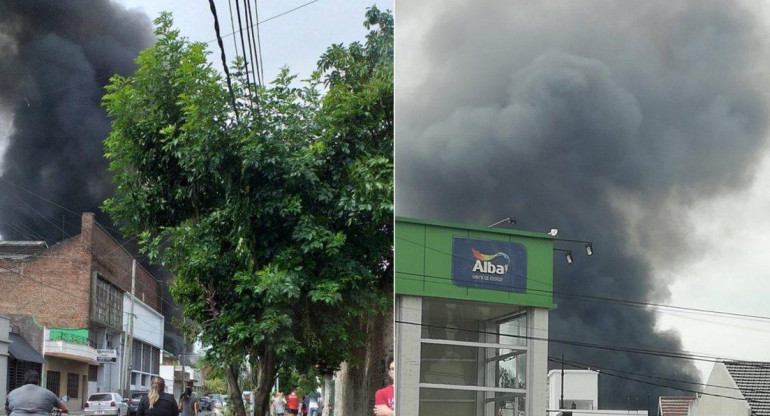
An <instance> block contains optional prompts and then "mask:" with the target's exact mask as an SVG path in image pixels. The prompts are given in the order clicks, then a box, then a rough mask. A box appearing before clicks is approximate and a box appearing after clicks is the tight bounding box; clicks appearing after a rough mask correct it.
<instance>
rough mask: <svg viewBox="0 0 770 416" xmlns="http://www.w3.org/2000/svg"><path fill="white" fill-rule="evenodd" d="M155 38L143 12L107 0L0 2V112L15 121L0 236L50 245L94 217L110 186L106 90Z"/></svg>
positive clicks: (2, 165)
mask: <svg viewBox="0 0 770 416" xmlns="http://www.w3.org/2000/svg"><path fill="white" fill-rule="evenodd" d="M152 42H153V33H152V25H151V22H150V19H149V18H148V17H147V16H146V15H144V14H141V13H138V12H133V11H128V10H126V9H125V8H124V7H122V6H121V5H118V4H115V3H111V2H108V1H87V0H80V1H54V0H50V1H39V0H37V1H36V0H33V1H29V0H4V1H2V2H0V55H1V56H2V57H3V58H2V60H1V61H0V103H2V105H0V108H2V109H4V110H5V111H8V112H10V114H6V117H7V116H9V115H10V117H11V120H12V134H11V135H10V137H8V139H7V140H9V145H8V148H7V151H6V152H5V154H4V156H3V158H2V161H0V235H2V236H3V238H4V239H7V240H8V239H40V240H46V241H48V242H49V243H52V242H55V241H58V240H61V239H62V237H66V236H72V235H75V234H77V233H78V232H79V230H80V221H79V220H80V218H79V213H80V212H83V211H90V212H99V211H98V207H99V205H100V204H101V203H102V201H103V200H104V199H105V198H106V197H108V196H109V195H110V194H111V193H112V190H113V187H112V185H111V183H110V177H109V175H108V172H107V169H106V167H107V162H106V160H105V159H104V156H103V153H104V150H103V146H102V140H104V139H105V138H106V137H107V134H108V133H109V131H110V124H109V120H108V119H107V115H106V113H105V111H104V110H103V109H102V108H101V106H100V100H101V97H102V95H103V94H104V86H105V85H106V84H107V82H108V81H109V78H110V77H111V76H112V75H113V74H115V73H118V74H121V75H129V74H131V72H132V71H133V70H134V67H135V64H134V59H135V58H136V56H137V55H138V53H139V51H140V50H142V49H144V48H146V47H147V46H149V45H151V44H152ZM25 190H26V191H25ZM27 191H28V192H27ZM32 194H36V195H39V196H43V197H45V198H46V199H48V200H50V201H53V202H55V203H57V204H58V205H61V206H63V207H66V208H68V209H69V210H72V211H74V212H76V213H78V214H72V213H70V212H68V211H66V210H64V209H62V208H60V207H58V206H56V205H54V204H51V203H49V202H46V201H44V200H42V199H40V198H37V197H35V196H33V195H32ZM98 219H99V221H100V222H101V223H103V224H109V220H108V218H106V217H105V216H104V215H99V217H98ZM62 224H64V225H63V226H62Z"/></svg>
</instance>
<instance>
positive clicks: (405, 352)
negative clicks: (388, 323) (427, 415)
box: [395, 295, 422, 416]
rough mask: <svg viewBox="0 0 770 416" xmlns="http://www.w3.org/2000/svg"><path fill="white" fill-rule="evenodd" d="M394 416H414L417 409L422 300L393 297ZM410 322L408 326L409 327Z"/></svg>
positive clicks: (413, 297)
mask: <svg viewBox="0 0 770 416" xmlns="http://www.w3.org/2000/svg"><path fill="white" fill-rule="evenodd" d="M395 313H396V331H395V332H396V385H395V387H396V414H398V416H417V414H418V412H419V409H420V338H421V326H420V325H419V324H421V323H422V298H421V297H417V296H403V295H399V296H396V311H395ZM410 323H411V324H410Z"/></svg>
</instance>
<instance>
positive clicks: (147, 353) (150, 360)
mask: <svg viewBox="0 0 770 416" xmlns="http://www.w3.org/2000/svg"><path fill="white" fill-rule="evenodd" d="M123 310H124V311H126V313H125V314H123V316H124V319H123V333H124V334H125V335H124V345H125V347H124V351H125V354H126V356H127V357H129V355H130V357H129V359H127V360H125V361H124V362H123V369H124V372H123V374H125V375H127V377H128V380H126V379H125V378H124V379H123V380H122V383H123V385H128V389H129V390H130V391H132V392H134V391H148V390H149V389H150V385H151V384H152V377H157V376H160V363H161V351H162V350H163V327H164V324H165V319H164V318H163V315H162V314H160V313H159V312H158V311H156V310H155V309H153V308H151V307H150V306H149V305H147V304H145V303H144V302H142V301H140V300H139V299H134V301H133V305H132V301H131V294H130V293H126V294H125V296H124V297H123ZM132 311H133V312H132ZM132 318H133V319H132Z"/></svg>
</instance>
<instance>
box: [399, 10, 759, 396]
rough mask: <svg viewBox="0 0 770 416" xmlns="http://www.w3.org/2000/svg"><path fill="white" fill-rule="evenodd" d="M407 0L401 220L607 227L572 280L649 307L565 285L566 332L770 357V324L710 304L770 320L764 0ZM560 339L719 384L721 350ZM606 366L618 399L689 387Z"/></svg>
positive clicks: (628, 364) (562, 330) (555, 352)
mask: <svg viewBox="0 0 770 416" xmlns="http://www.w3.org/2000/svg"><path fill="white" fill-rule="evenodd" d="M395 7H396V45H395V46H396V61H395V65H396V73H395V77H396V79H395V88H396V90H395V97H396V98H395V100H396V101H395V106H396V120H395V121H396V123H395V124H396V144H395V148H396V154H395V166H396V172H395V176H396V188H395V189H396V201H395V203H396V214H397V215H401V216H408V217H417V218H429V219H434V220H443V221H453V222H466V223H471V224H476V225H488V224H492V223H494V222H496V221H498V220H500V219H502V218H505V217H508V216H514V217H516V219H517V220H518V224H517V225H516V227H515V228H518V229H522V230H527V231H542V232H547V231H548V230H549V229H551V228H558V229H559V230H560V234H559V236H560V237H563V238H567V239H579V240H590V241H593V242H594V252H595V254H594V255H593V256H592V257H590V258H586V257H585V256H581V255H579V254H577V255H576V260H575V263H573V264H572V265H569V266H567V265H565V264H564V263H563V262H562V261H561V260H562V259H561V258H560V257H555V263H554V264H555V269H554V270H555V271H554V279H555V288H554V292H555V293H557V294H560V293H569V294H579V295H585V296H598V297H607V298H611V299H620V300H628V301H634V302H641V303H644V304H647V306H646V307H644V308H639V307H635V308H631V307H628V306H625V305H622V304H620V303H619V302H597V301H595V300H594V301H586V300H581V299H577V298H574V297H572V298H570V297H561V298H560V297H559V296H557V299H556V303H557V304H558V305H559V307H558V309H557V310H556V311H554V312H552V313H551V322H550V336H551V338H552V339H553V338H562V339H569V340H576V341H582V342H587V343H597V344H601V345H611V346H616V347H621V348H625V349H628V348H647V349H651V350H654V351H657V352H691V353H695V354H698V355H701V356H706V357H707V358H708V359H711V360H713V359H715V358H716V357H721V358H726V359H744V360H761V361H770V350H768V349H767V348H766V345H767V344H768V341H770V324H769V322H768V320H767V319H756V318H754V319H749V318H746V317H742V318H738V317H734V316H733V317H728V316H727V315H725V314H714V313H707V312H705V311H720V312H730V313H734V314H744V315H756V316H761V317H770V303H769V302H767V300H766V299H767V295H768V290H767V289H766V287H767V284H766V281H767V275H768V272H767V270H770V269H769V268H768V266H770V256H768V255H767V254H766V253H765V248H766V247H767V244H766V243H767V242H768V238H770V237H768V236H770V232H769V231H770V219H768V218H767V215H766V214H765V213H766V212H767V207H768V203H770V194H769V193H768V191H767V189H770V153H769V152H768V146H767V145H768V116H767V114H768V110H769V109H770V100H769V97H768V93H767V90H768V85H770V84H768V75H769V74H768V69H767V65H766V63H767V62H768V58H770V43H769V40H770V38H769V37H768V35H769V34H770V23H769V21H768V20H767V18H766V16H768V9H767V6H766V4H765V3H764V2H761V3H760V2H750V3H745V2H739V3H738V4H734V3H732V2H731V3H729V4H728V3H725V2H720V1H711V0H707V1H688V0H675V1H657V0H653V1H648V2H643V3H640V4H635V7H627V4H626V2H623V1H619V0H617V1H615V0H609V1H602V2H584V1H572V0H550V1H540V0H519V1H513V2H498V1H492V0H479V1H468V0H453V1H449V2H446V1H434V0H425V1H420V2H412V1H407V0H396V6H395ZM557 246H559V247H561V248H567V249H572V250H575V251H576V253H577V252H578V251H580V248H579V247H578V248H576V247H574V246H570V245H569V244H566V243H558V242H557ZM655 305H671V306H674V307H679V308H693V309H701V310H704V311H700V312H698V311H693V310H685V309H676V308H671V307H656V306H655ZM550 350H551V351H550V352H551V355H552V356H556V357H558V356H559V355H561V354H564V355H565V359H566V360H570V359H571V360H572V361H574V362H579V363H583V364H585V365H587V366H591V367H592V368H598V369H610V370H622V371H625V375H626V376H631V377H637V378H642V375H648V376H653V377H659V378H658V379H645V380H647V381H651V382H653V383H658V384H665V385H667V386H671V385H679V386H682V384H679V383H677V382H676V380H679V381H681V380H692V381H698V380H700V381H701V382H705V381H706V379H705V378H706V377H707V376H708V374H709V372H710V371H711V367H712V365H713V363H711V362H709V361H694V362H688V361H686V360H678V359H669V358H661V357H657V356H644V355H640V354H631V353H624V352H620V353H617V352H616V353H612V352H606V351H601V350H598V351H597V350H595V349H590V348H577V347H568V346H564V345H559V344H555V343H552V344H551V346H550ZM552 366H553V364H552ZM605 373H608V371H605ZM602 380H603V381H602V387H601V388H602V396H601V397H603V398H604V399H603V400H605V402H604V404H605V405H617V406H623V405H624V404H625V402H626V400H627V398H628V397H644V396H645V395H646V394H652V395H657V394H677V393H678V392H677V391H676V390H671V389H664V388H657V387H654V386H651V385H649V384H640V383H633V382H629V381H626V380H623V379H616V378H610V377H608V376H607V375H605V376H602ZM684 386H685V387H688V388H691V389H696V390H697V389H698V386H697V385H692V384H688V385H684Z"/></svg>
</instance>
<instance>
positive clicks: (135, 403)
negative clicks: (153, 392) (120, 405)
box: [126, 391, 147, 416]
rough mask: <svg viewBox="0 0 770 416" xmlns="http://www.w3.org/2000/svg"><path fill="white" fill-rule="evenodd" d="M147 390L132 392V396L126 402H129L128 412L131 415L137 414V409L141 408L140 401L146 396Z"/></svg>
mask: <svg viewBox="0 0 770 416" xmlns="http://www.w3.org/2000/svg"><path fill="white" fill-rule="evenodd" d="M146 395H147V392H146V391H144V392H137V393H131V398H130V399H128V400H127V401H126V402H127V403H128V414H129V416H133V415H136V411H137V409H139V402H141V401H142V397H144V396H146Z"/></svg>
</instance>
